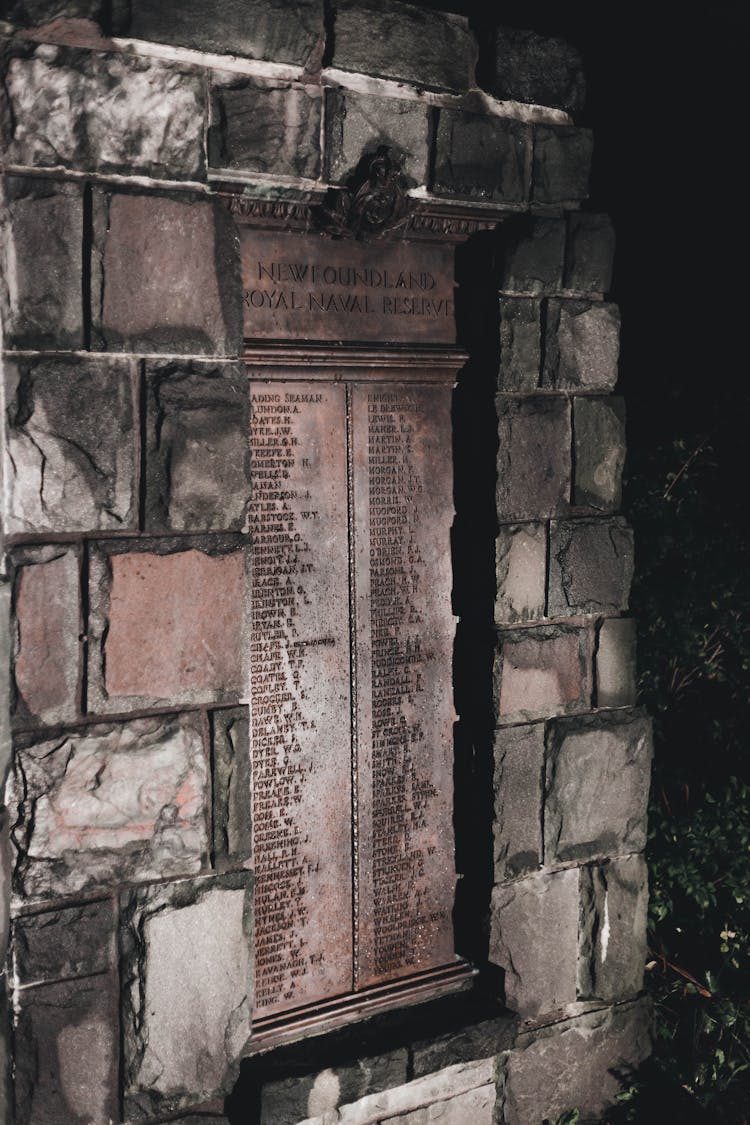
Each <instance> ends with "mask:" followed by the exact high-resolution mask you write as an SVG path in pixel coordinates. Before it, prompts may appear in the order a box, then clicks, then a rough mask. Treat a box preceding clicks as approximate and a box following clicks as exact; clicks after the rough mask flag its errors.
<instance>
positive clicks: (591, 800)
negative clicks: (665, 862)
mask: <svg viewBox="0 0 750 1125" xmlns="http://www.w3.org/2000/svg"><path fill="white" fill-rule="evenodd" d="M651 755H652V746H651V723H650V721H649V719H647V718H646V716H645V715H643V714H642V713H641V712H639V711H614V712H611V713H609V714H607V713H600V714H598V715H595V716H587V717H582V718H577V719H557V720H555V721H554V722H553V723H552V724H551V727H550V730H549V733H548V740H547V764H546V781H545V806H544V858H545V862H546V863H557V862H564V861H566V860H571V859H572V860H587V859H596V858H598V857H600V856H607V855H624V854H628V853H630V852H638V851H642V850H643V848H644V847H645V845H646V806H647V802H648V791H649V779H650V770H651Z"/></svg>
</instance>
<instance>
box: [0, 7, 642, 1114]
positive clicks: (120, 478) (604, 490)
mask: <svg viewBox="0 0 750 1125" xmlns="http://www.w3.org/2000/svg"><path fill="white" fill-rule="evenodd" d="M3 11H4V13H5V16H4V19H3V20H2V21H0V33H2V36H3V38H2V55H1V56H0V65H1V66H2V98H1V100H0V106H1V108H0V130H1V136H2V158H3V168H4V173H3V187H2V190H3V201H4V202H3V212H2V228H1V229H0V254H1V256H2V257H1V264H2V274H3V282H2V289H1V292H0V307H1V310H2V337H3V339H2V345H3V364H2V374H3V379H2V396H3V397H2V403H3V417H4V428H3V442H4V458H3V534H4V536H5V539H4V555H3V570H2V583H1V584H0V607H1V609H2V613H3V614H4V621H6V622H7V625H3V627H2V636H3V645H2V646H0V648H1V649H2V651H3V652H4V656H3V671H4V676H3V679H2V693H3V699H1V700H0V728H1V729H0V781H1V780H2V779H3V778H4V777H5V775H6V773H7V786H6V789H5V796H4V805H3V806H2V808H1V809H0V833H1V840H0V884H2V886H3V888H4V889H3V891H2V894H1V895H0V962H1V961H2V960H3V959H4V957H5V950H6V948H7V961H6V971H5V972H4V974H3V977H2V988H1V989H0V1025H1V1026H0V1120H4V1121H7V1122H9V1123H11V1122H15V1125H58V1123H59V1125H73V1123H79V1125H83V1123H86V1125H90V1123H93V1125H106V1123H107V1122H109V1121H113V1122H125V1121H128V1122H159V1121H165V1120H167V1119H169V1120H179V1121H181V1122H183V1125H188V1123H197V1122H199V1121H203V1122H208V1121H214V1122H216V1121H219V1120H227V1118H224V1117H222V1115H223V1114H225V1113H227V1114H230V1115H231V1113H232V1110H231V1099H230V1102H227V1103H225V1101H224V1098H225V1095H227V1094H229V1093H230V1091H231V1089H232V1087H233V1085H234V1083H235V1081H236V1079H237V1076H238V1074H239V1072H240V1058H241V1056H242V1054H243V1048H244V1047H245V1045H246V1042H247V1039H248V1035H249V1031H250V1015H251V1008H252V977H253V973H252V963H251V962H252V956H251V950H252V940H251V938H252V918H251V910H250V903H251V891H252V857H251V854H250V836H249V822H248V808H249V785H250V778H249V761H248V735H247V723H248V718H247V687H246V677H245V653H246V651H247V643H248V639H249V636H250V623H249V618H248V610H247V597H246V580H245V575H246V566H247V558H248V551H249V550H250V543H249V535H248V525H247V518H246V506H247V502H248V498H249V495H250V488H251V480H250V474H249V465H248V393H247V375H246V372H245V369H244V366H243V364H242V363H241V362H240V360H239V356H240V354H241V350H242V338H241V321H242V316H241V286H240V280H239V251H238V239H237V234H236V229H235V227H234V224H233V221H232V218H231V216H230V214H229V211H228V209H227V207H226V206H225V205H224V203H223V202H222V201H221V200H220V199H219V198H218V196H217V189H218V188H220V187H221V188H222V189H224V190H226V189H227V187H229V188H231V189H232V190H234V191H236V192H237V193H238V195H239V196H240V197H241V199H242V201H243V206H246V207H247V208H249V209H251V210H252V209H253V208H257V209H258V213H261V212H262V210H263V208H271V209H272V208H273V207H274V206H276V205H278V206H280V207H283V206H286V205H288V204H290V202H291V203H293V202H295V201H297V202H299V203H301V204H305V203H315V202H319V201H320V200H321V199H323V198H324V195H325V192H326V190H327V189H328V188H329V187H330V186H331V185H340V184H342V183H344V182H346V180H347V178H348V177H349V176H350V175H351V173H352V172H353V170H354V169H355V167H356V166H357V164H358V163H359V161H360V159H361V157H362V156H363V154H368V153H374V151H375V150H376V149H377V148H378V146H380V145H387V146H388V147H389V148H390V150H391V153H392V154H393V155H394V156H395V157H397V158H398V160H399V161H400V162H401V164H402V167H403V169H404V172H405V175H406V176H407V179H408V181H409V183H410V184H411V186H412V195H413V198H414V199H415V200H416V201H419V202H420V203H433V204H435V205H439V206H440V207H441V208H442V209H443V210H442V212H441V214H443V215H444V216H446V217H445V219H444V222H445V223H446V230H448V229H449V228H450V229H453V230H455V229H456V224H460V223H461V222H463V221H465V218H464V217H465V215H466V214H467V213H468V212H467V209H468V208H473V209H474V210H473V211H472V214H476V213H480V214H482V215H484V216H485V217H486V219H487V223H486V224H485V225H492V224H495V225H496V232H497V233H496V236H495V235H493V236H492V238H493V239H494V241H493V242H492V246H493V250H492V267H491V268H492V276H493V278H494V280H493V282H492V285H493V286H494V287H495V289H496V291H497V293H498V294H499V297H498V300H499V332H500V341H499V354H500V361H499V370H498V373H497V392H498V393H497V422H498V454H497V457H498V462H497V504H496V506H497V520H498V525H499V531H498V536H497V555H496V559H497V598H496V604H495V622H494V625H495V628H496V638H497V644H496V658H495V666H494V708H495V720H496V730H495V734H494V746H495V799H494V810H495V811H494V827H493V833H494V857H493V861H494V889H493V891H492V899H491V909H490V932H489V936H488V940H489V957H488V961H489V964H491V965H494V966H496V967H498V968H500V969H502V970H503V971H504V995H503V996H500V997H499V999H500V1000H502V999H504V1001H505V1004H506V1006H507V1009H509V1010H510V1011H511V1012H514V1013H516V1014H517V1017H518V1020H520V1029H519V1030H518V1032H517V1033H516V1031H515V1030H514V1029H515V1028H516V1023H517V1022H518V1021H516V1022H514V1020H513V1018H512V1017H511V1016H510V1015H509V1014H508V1013H506V1014H505V1015H504V1016H503V1018H501V1019H494V1020H489V1021H485V1022H481V1021H480V1022H477V1023H475V1024H473V1025H471V1026H467V1025H465V1021H464V1024H461V1026H460V1027H459V1024H458V1023H455V1025H449V1026H447V1027H445V1026H441V1027H440V1029H439V1033H438V1030H436V1031H435V1033H434V1035H432V1037H430V1036H428V1035H426V1034H425V1033H424V1032H422V1033H419V1034H418V1033H416V1032H415V1033H414V1034H413V1035H411V1034H408V1035H407V1033H406V1032H404V1033H403V1035H402V1037H401V1039H398V1036H396V1037H395V1038H394V1040H393V1044H392V1045H391V1047H390V1048H388V1049H386V1048H380V1049H378V1050H377V1051H376V1050H374V1049H373V1050H372V1051H371V1052H370V1053H369V1054H367V1053H366V1052H365V1053H364V1054H362V1053H360V1054H359V1055H357V1054H356V1051H354V1048H352V1051H354V1054H353V1055H352V1056H351V1057H350V1058H349V1061H348V1062H347V1063H346V1065H344V1064H341V1065H338V1063H336V1064H334V1062H332V1061H329V1063H327V1064H326V1063H325V1060H324V1061H323V1063H321V1064H320V1065H317V1064H316V1065H315V1067H313V1066H312V1064H311V1068H309V1070H308V1072H307V1073H305V1074H302V1075H301V1074H300V1072H299V1070H297V1071H296V1072H295V1074H294V1075H292V1074H291V1072H290V1074H289V1075H288V1076H285V1075H284V1074H281V1075H280V1076H279V1077H278V1079H277V1080H275V1081H270V1080H269V1081H266V1082H265V1084H264V1085H263V1088H262V1090H261V1093H260V1095H259V1103H258V1104H259V1106H260V1108H259V1109H258V1114H259V1116H258V1118H257V1119H258V1120H260V1121H264V1122H268V1123H271V1122H273V1125H285V1123H286V1122H289V1123H290V1125H294V1123H296V1122H302V1121H304V1122H305V1125H313V1123H314V1125H328V1123H329V1122H331V1121H334V1120H337V1121H341V1122H347V1123H350V1125H355V1123H364V1122H372V1123H373V1125H375V1123H376V1122H380V1121H389V1122H403V1123H407V1122H408V1123H409V1125H420V1123H422V1122H426V1121H428V1120H433V1119H440V1120H441V1121H444V1122H446V1125H450V1123H451V1122H455V1123H461V1122H465V1121H468V1120H471V1121H472V1122H475V1125H489V1123H490V1122H506V1123H507V1125H532V1123H538V1122H540V1121H541V1120H542V1119H543V1118H545V1117H549V1118H554V1117H555V1116H556V1115H557V1114H558V1113H560V1112H561V1111H562V1110H564V1109H567V1108H572V1107H578V1108H579V1109H581V1110H582V1111H584V1113H588V1114H589V1115H595V1114H596V1113H597V1112H598V1110H599V1109H600V1108H601V1107H602V1106H603V1105H604V1104H605V1103H606V1101H607V1100H608V1099H610V1098H611V1097H612V1096H613V1095H614V1093H615V1092H616V1089H617V1082H618V1079H617V1073H619V1071H620V1070H621V1068H622V1067H623V1065H627V1064H631V1063H637V1062H638V1061H639V1060H640V1059H642V1058H643V1057H644V1056H645V1054H646V1053H647V1050H648V1023H649V1015H648V1010H647V1007H646V1005H645V1002H644V1001H643V999H642V998H639V994H640V991H641V986H642V970H643V963H644V959H645V958H644V953H645V948H644V941H645V908H646V894H647V891H646V873H645V864H644V860H643V854H642V853H643V848H644V845H645V807H646V796H647V791H648V777H649V761H650V752H651V751H650V734H649V724H648V720H647V718H646V717H645V716H644V715H643V714H642V713H641V712H640V711H639V710H638V709H636V708H635V707H634V627H633V623H632V621H631V620H630V619H628V618H627V616H625V614H626V611H627V599H628V590H629V584H630V578H631V574H632V567H633V543H632V536H631V533H630V531H629V529H628V527H627V524H626V523H625V522H624V520H623V519H622V517H621V516H620V515H618V514H617V513H618V509H619V505H620V475H621V471H622V466H623V459H624V451H625V441H624V408H623V404H622V400H621V399H620V398H618V397H616V396H615V395H614V394H613V391H614V388H615V382H616V378H617V361H618V334H619V315H618V310H617V308H616V306H614V305H613V304H612V303H610V302H608V301H607V300H606V294H607V291H608V290H609V288H610V284H611V269H612V256H613V250H614V236H613V232H612V228H611V225H610V223H609V221H608V219H607V218H606V217H605V216H602V215H597V214H591V213H589V212H586V211H585V210H581V205H582V203H583V201H584V200H585V197H586V194H587V183H588V174H589V164H590V158H591V151H592V138H591V135H590V133H589V131H588V130H586V129H584V128H580V127H579V126H577V125H575V124H574V122H573V119H572V117H571V116H570V114H571V113H577V112H578V111H579V110H580V108H581V104H582V98H583V80H582V76H581V71H580V60H579V59H578V58H577V56H576V54H575V52H573V51H571V49H570V48H569V47H567V46H566V45H565V44H562V43H557V42H554V41H545V40H540V39H538V37H536V36H533V35H532V34H530V33H525V32H524V33H520V32H512V31H507V32H506V31H500V32H498V35H497V39H496V41H495V42H494V43H493V44H482V49H483V50H484V51H486V52H489V56H488V58H485V59H484V64H485V65H484V68H483V69H484V72H485V73H487V74H491V73H494V79H493V80H492V81H491V82H490V83H489V84H488V85H489V88H488V89H479V88H478V87H477V86H476V84H475V78H474V75H475V67H476V64H477V59H478V56H479V47H478V45H477V43H476V42H475V40H474V37H473V35H472V33H471V31H470V29H469V27H468V24H467V21H466V20H465V19H463V18H462V17H459V16H455V15H449V14H439V13H431V12H427V11H425V10H424V9H422V8H419V7H417V6H412V5H410V4H401V3H397V2H395V0H393V2H392V0H386V2H382V3H377V2H375V0H371V2H368V0H363V2H358V0H335V2H334V3H332V4H326V5H325V6H324V4H323V0H296V3H293V4H292V3H286V2H282V0H244V2H240V0H236V2H235V0H229V2H227V3H225V4H222V5H221V6H220V7H218V6H217V8H216V10H215V11H213V12H212V13H211V14H210V15H207V8H206V6H205V5H204V4H201V3H198V2H197V0H180V2H179V3H175V4H170V5H162V4H159V3H152V2H150V0H128V2H125V0H115V2H114V3H113V4H107V5H105V4H102V3H99V2H98V0H27V2H20V0H19V2H17V3H11V4H9V5H6V6H5V7H4V9H3ZM451 209H452V210H451ZM451 214H454V215H455V216H456V218H455V220H453V219H451V217H450V216H451ZM490 221H491V222H490ZM451 224H453V225H452V226H451ZM438 228H439V223H438ZM470 229H471V227H470V226H468V227H467V230H470ZM238 607H240V608H239V609H238ZM242 607H244V608H242ZM217 919H220V920H221V924H220V925H217ZM496 996H497V994H496ZM397 1040H398V1042H397ZM355 1056H356V1057H355ZM180 1115H182V1116H180ZM235 1119H236V1120H240V1119H242V1120H243V1121H244V1120H246V1118H245V1117H242V1118H239V1117H237V1118H235V1117H233V1116H232V1117H231V1120H235Z"/></svg>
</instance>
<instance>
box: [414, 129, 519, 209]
mask: <svg viewBox="0 0 750 1125" xmlns="http://www.w3.org/2000/svg"><path fill="white" fill-rule="evenodd" d="M529 141H530V136H529V129H528V127H527V126H526V125H522V124H521V123H520V122H518V121H511V120H510V119H508V118H502V117H486V116H483V115H481V114H475V113H465V112H463V111H462V110H457V109H441V110H440V111H439V117H438V128H437V136H436V140H435V174H434V182H433V184H432V188H433V191H434V192H435V194H436V195H445V196H453V197H454V198H456V199H477V200H487V201H490V202H497V203H520V202H522V201H523V200H525V199H526V198H527V195H528V186H527V171H526V166H527V154H528V146H529Z"/></svg>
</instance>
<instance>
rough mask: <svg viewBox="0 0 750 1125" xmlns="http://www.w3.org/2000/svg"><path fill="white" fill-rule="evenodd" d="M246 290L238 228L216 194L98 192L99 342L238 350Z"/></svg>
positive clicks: (120, 346) (95, 315)
mask: <svg viewBox="0 0 750 1125" xmlns="http://www.w3.org/2000/svg"><path fill="white" fill-rule="evenodd" d="M241 294H242V286H241V282H240V274H239V242H238V238H237V232H236V229H235V227H234V224H233V223H232V221H231V218H230V216H229V213H228V212H227V210H226V208H225V207H223V206H222V205H221V203H219V202H218V201H217V200H213V201H211V200H206V199H194V200H187V201H186V200H185V199H184V198H182V199H179V200H178V199H168V198H166V197H164V196H155V195H120V194H112V195H105V194H98V195H96V197H95V201H94V248H93V252H92V319H93V325H92V329H93V335H94V340H95V344H96V346H97V347H98V348H100V349H101V350H103V351H145V352H159V351H167V352H172V353H178V354H181V353H185V352H188V353H199V354H205V353H207V354H209V355H236V354H237V353H238V352H239V349H240V341H241V338H242V310H241V299H242V297H241Z"/></svg>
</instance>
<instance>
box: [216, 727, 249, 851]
mask: <svg viewBox="0 0 750 1125" xmlns="http://www.w3.org/2000/svg"><path fill="white" fill-rule="evenodd" d="M249 726H250V723H249V715H248V709H247V708H246V707H232V708H230V709H229V710H226V711H214V712H213V714H212V716H211V729H212V734H213V763H214V774H213V788H212V792H213V802H214V815H213V830H214V853H215V855H216V857H217V862H227V863H238V862H242V861H243V860H247V859H248V858H249V857H250V853H251V848H252V825H251V819H250V810H251V808H252V792H251V787H250V729H249Z"/></svg>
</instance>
